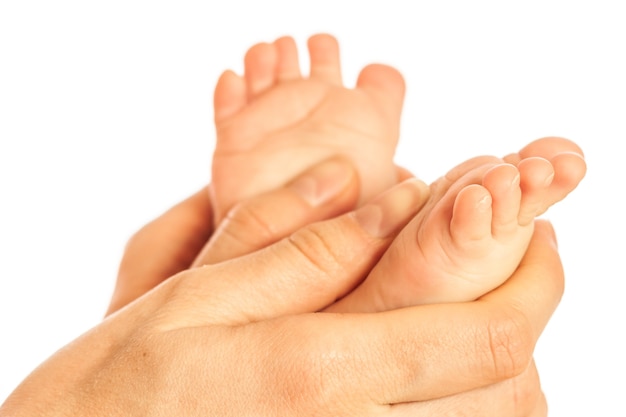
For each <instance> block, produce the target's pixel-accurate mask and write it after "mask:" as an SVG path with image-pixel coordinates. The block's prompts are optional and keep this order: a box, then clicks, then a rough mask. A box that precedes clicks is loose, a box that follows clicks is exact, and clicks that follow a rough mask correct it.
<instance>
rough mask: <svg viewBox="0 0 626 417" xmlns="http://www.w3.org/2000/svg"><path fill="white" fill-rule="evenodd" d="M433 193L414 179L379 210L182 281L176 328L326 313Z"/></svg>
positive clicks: (372, 206) (173, 303) (318, 226)
mask: <svg viewBox="0 0 626 417" xmlns="http://www.w3.org/2000/svg"><path fill="white" fill-rule="evenodd" d="M427 193H428V191H427V186H426V185H425V184H424V183H423V182H421V181H418V180H415V179H411V180H407V181H405V182H403V183H401V184H398V185H397V186H395V187H393V188H392V189H391V190H389V191H387V192H386V193H384V194H382V195H381V196H379V197H378V198H377V199H375V200H373V201H372V202H371V203H369V204H366V205H365V206H363V207H361V208H359V209H358V210H357V211H355V212H350V213H347V214H345V215H342V216H340V217H337V218H334V219H332V220H328V221H325V222H319V223H315V224H312V225H309V226H307V227H305V228H303V229H300V230H298V231H297V232H296V233H294V234H292V235H291V236H290V237H289V238H286V239H283V240H281V241H280V242H277V243H276V244H274V245H272V246H269V247H267V248H265V249H263V250H260V251H257V252H255V253H252V254H250V255H248V256H244V257H239V258H236V259H233V260H230V261H227V262H222V263H220V264H216V265H212V266H207V267H204V268H195V269H192V270H190V271H187V272H185V273H184V274H181V275H179V277H178V278H177V280H176V281H175V284H173V285H175V287H174V294H173V295H171V296H170V303H169V307H166V308H171V309H172V310H171V316H170V317H168V323H169V326H173V327H176V326H177V324H176V323H177V320H176V319H174V317H179V318H180V319H181V320H183V322H184V323H185V325H187V326H188V325H190V323H193V324H194V325H204V324H210V323H221V324H243V323H248V322H255V321H259V320H265V319H268V318H272V317H276V316H281V315H288V314H298V313H304V312H312V311H318V310H320V309H322V308H323V307H326V306H327V305H328V304H330V303H332V302H334V301H335V300H336V299H338V298H340V297H341V296H343V295H345V294H346V293H347V292H348V291H350V290H351V289H352V288H354V287H355V286H356V285H357V284H358V283H359V282H360V281H362V280H363V278H364V277H365V276H366V274H367V273H368V272H369V271H370V269H371V268H372V266H373V265H374V264H375V263H376V261H377V260H378V259H379V257H380V256H381V255H382V252H383V251H384V250H385V249H386V248H387V246H388V245H389V243H390V242H391V240H392V239H393V237H394V236H395V235H396V234H397V232H398V231H399V230H400V229H401V228H402V227H403V226H404V225H405V224H406V223H407V222H408V221H409V220H410V219H411V218H412V217H413V215H415V213H416V212H417V211H418V210H419V208H420V207H421V205H422V204H423V202H424V200H425V199H426V195H427Z"/></svg>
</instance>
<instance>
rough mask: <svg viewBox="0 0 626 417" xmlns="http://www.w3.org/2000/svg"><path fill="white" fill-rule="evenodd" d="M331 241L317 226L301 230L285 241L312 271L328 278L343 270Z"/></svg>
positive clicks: (325, 232)
mask: <svg viewBox="0 0 626 417" xmlns="http://www.w3.org/2000/svg"><path fill="white" fill-rule="evenodd" d="M331 241H332V238H331V236H329V235H328V234H327V231H326V230H325V229H324V228H323V227H322V226H321V225H319V224H313V225H311V226H309V227H306V228H304V229H301V230H299V231H298V232H296V233H294V234H292V235H291V236H290V237H289V238H288V239H287V242H288V244H289V245H291V246H292V247H293V248H294V250H295V251H296V252H297V253H298V254H299V255H300V256H301V257H302V258H304V259H305V261H306V263H307V264H308V265H309V266H310V267H311V268H312V269H313V270H315V271H316V272H318V273H321V274H323V275H327V276H329V277H330V278H332V277H333V276H335V275H336V274H337V273H339V271H340V270H342V269H343V267H342V261H341V258H340V256H339V255H338V254H337V253H336V251H335V246H334V245H333V244H332V243H331Z"/></svg>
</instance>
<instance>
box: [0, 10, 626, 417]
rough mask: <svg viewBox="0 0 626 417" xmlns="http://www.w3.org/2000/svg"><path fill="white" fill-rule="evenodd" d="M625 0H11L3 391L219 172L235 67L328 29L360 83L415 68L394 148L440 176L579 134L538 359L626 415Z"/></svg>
mask: <svg viewBox="0 0 626 417" xmlns="http://www.w3.org/2000/svg"><path fill="white" fill-rule="evenodd" d="M620 3H622V2H620V1H614V2H609V1H598V0H595V1H586V2H583V1H560V2H556V1H549V0H544V1H525V2H505V1H492V2H487V1H473V2H469V1H468V2H465V1H457V2H450V1H438V2H434V1H433V2H425V1H424V2H420V1H414V2H411V1H390V0H386V1H339V0H333V1H327V0H317V1H307V2H305V1H297V0H292V1H287V0H283V1H281V0H269V1H249V2H245V1H233V0H230V1H223V2H216V1H204V2H199V1H198V2H192V1H177V2H174V1H170V2H164V1H150V2H148V1H145V2H140V1H129V0H125V1H107V2H95V1H94V2H89V1H74V2H71V1H67V0H57V1H39V2H35V1H27V0H19V1H17V0H16V1H12V0H3V1H1V2H0V185H1V187H0V402H1V401H2V400H3V399H4V398H5V397H6V396H7V395H8V394H9V392H10V391H11V390H12V389H13V388H14V387H15V385H17V384H18V382H19V381H20V380H21V379H22V378H24V377H25V376H26V374H27V373H28V372H29V371H30V370H31V369H33V368H34V367H35V366H36V365H37V364H38V363H40V362H41V361H42V360H44V359H45V358H46V357H48V356H49V355H50V354H51V353H52V352H53V351H54V350H56V349H57V348H59V347H61V346H62V345H64V344H65V343H67V342H68V341H70V340H71V339H73V338H74V337H76V336H77V335H79V334H80V333H81V332H83V331H84V330H86V329H88V328H89V327H91V326H93V325H94V324H96V323H97V322H98V320H99V319H100V318H101V316H102V313H103V312H104V310H105V308H106V305H107V301H108V298H109V296H110V293H111V290H112V286H113V282H114V277H115V274H116V269H117V262H118V260H119V258H120V255H121V253H122V249H123V246H124V244H125V241H126V239H127V238H128V237H129V236H130V235H131V234H132V233H133V231H135V230H136V229H137V228H138V227H140V226H141V225H143V224H144V223H146V222H147V221H148V220H150V219H151V218H153V217H154V216H156V215H157V214H159V213H160V212H162V211H163V210H164V209H166V208H167V207H169V206H170V205H172V204H174V203H175V202H177V201H178V200H180V199H182V198H183V197H185V196H187V195H188V194H190V193H192V192H194V191H195V190H196V189H198V188H200V187H201V186H202V185H203V184H205V183H206V182H208V180H209V162H210V157H211V151H212V147H213V143H214V142H213V141H214V132H213V128H212V104H211V100H212V89H213V86H214V83H215V81H216V79H217V77H218V75H219V73H220V72H221V71H222V70H224V69H226V68H229V67H230V68H233V69H235V70H237V71H240V70H241V67H242V64H241V61H242V57H243V54H244V52H245V50H246V49H247V48H248V47H249V46H250V45H252V44H254V43H256V42H259V41H272V40H273V39H274V38H275V37H277V36H281V35H285V34H289V35H293V36H294V37H295V38H296V39H297V41H298V43H299V45H300V46H301V47H302V48H304V45H305V41H306V38H307V37H308V36H309V35H311V34H313V33H316V32H321V31H325V32H330V33H332V34H334V35H336V36H337V37H338V38H339V41H340V43H341V46H342V56H343V60H344V80H345V82H346V83H347V84H348V85H350V86H351V85H353V83H354V80H355V77H356V75H357V73H358V70H359V69H360V68H361V67H362V66H364V65H366V64H368V63H370V62H374V61H377V62H384V63H388V64H391V65H394V66H396V67H397V68H398V69H400V70H401V71H402V73H403V74H404V75H405V76H406V79H407V85H408V93H407V99H406V107H405V112H404V119H403V125H402V138H401V143H400V146H399V148H398V152H397V160H398V162H400V163H402V164H404V165H406V166H407V167H409V168H411V169H412V170H413V171H414V172H415V173H416V174H417V175H418V176H420V177H422V178H423V179H425V180H426V181H431V180H434V179H435V178H436V177H437V176H439V175H440V174H442V173H443V172H444V171H445V170H447V169H448V168H450V167H451V166H453V165H454V164H456V163H457V162H460V161H461V160H463V159H466V158H468V157H470V156H474V155H477V154H483V153H489V154H496V155H502V154H504V153H508V152H510V151H515V150H517V149H519V148H520V147H521V146H523V145H524V144H525V143H527V142H529V141H530V140H533V139H536V138H539V137H542V136H547V135H560V136H565V137H569V138H571V139H573V140H575V141H577V142H578V143H579V144H580V145H581V146H582V147H583V149H584V150H585V152H586V156H587V161H588V166H589V172H588V175H587V177H586V178H585V180H584V181H583V183H582V184H581V185H580V187H579V188H578V189H577V190H575V192H574V193H572V194H571V195H570V196H569V197H568V198H567V199H566V200H565V201H563V202H561V203H560V204H558V205H557V206H555V207H553V208H552V209H551V210H550V211H549V212H548V213H547V214H546V216H545V217H547V218H550V219H551V220H552V221H553V222H554V224H555V227H556V229H557V233H558V235H559V240H560V248H561V250H562V256H563V261H564V264H565V269H566V273H567V289H566V293H565V296H564V299H563V301H562V304H561V305H560V307H559V309H558V311H557V313H556V314H555V316H554V319H553V321H552V322H551V323H550V325H549V326H548V328H547V330H546V332H545V334H544V336H543V338H542V340H541V341H540V343H539V346H538V347H537V361H538V364H539V369H540V373H541V375H542V381H543V386H544V389H545V391H546V393H547V396H548V399H549V403H550V407H551V413H550V414H551V416H553V417H568V416H574V415H576V416H584V415H586V416H603V417H607V416H622V417H624V416H626V411H625V407H624V400H623V391H624V388H626V386H625V384H624V374H626V364H625V360H624V356H623V355H624V352H626V345H625V343H624V342H623V340H624V338H623V336H624V328H625V325H624V322H625V319H626V307H625V306H624V305H625V304H624V297H625V294H624V292H625V286H624V279H625V278H626V273H625V272H624V252H625V249H626V247H625V245H624V236H625V234H626V227H625V221H624V213H623V204H622V201H624V196H623V194H624V192H623V190H624V177H625V176H624V171H623V169H624V166H623V162H624V160H623V158H622V151H621V148H622V147H623V143H624V140H625V139H626V126H625V125H626V81H625V80H626V64H625V58H624V56H625V53H626V48H625V46H626V45H625V44H626V24H625V22H626V14H625V13H624V12H623V11H622V9H620V7H619V5H620ZM306 62H307V61H306V56H303V65H306ZM503 417H505V416H503Z"/></svg>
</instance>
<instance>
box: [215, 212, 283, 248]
mask: <svg viewBox="0 0 626 417" xmlns="http://www.w3.org/2000/svg"><path fill="white" fill-rule="evenodd" d="M222 232H223V233H226V234H228V235H230V236H231V237H232V238H234V239H235V240H237V241H239V242H240V243H244V244H247V243H249V240H250V238H251V237H255V239H262V240H267V239H271V238H272V237H273V236H274V235H275V234H276V227H275V226H274V225H273V223H272V222H271V220H270V219H267V218H266V217H265V216H264V215H263V214H262V213H261V212H260V210H259V209H258V207H257V206H256V205H254V204H253V203H250V202H242V203H239V204H237V205H235V206H234V207H233V208H232V209H231V210H230V211H229V212H228V213H227V215H226V218H225V219H224V226H223V229H222Z"/></svg>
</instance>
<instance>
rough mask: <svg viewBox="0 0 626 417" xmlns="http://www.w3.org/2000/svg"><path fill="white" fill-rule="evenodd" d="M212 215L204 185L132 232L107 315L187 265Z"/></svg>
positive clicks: (209, 227)
mask: <svg viewBox="0 0 626 417" xmlns="http://www.w3.org/2000/svg"><path fill="white" fill-rule="evenodd" d="M211 219H212V210H211V202H210V200H209V193H208V191H207V189H206V188H203V189H202V190H200V191H198V192H197V193H195V194H194V195H192V196H191V197H189V198H187V199H185V200H184V201H182V202H180V203H178V204H177V205H175V206H174V207H172V208H171V209H169V210H168V211H167V212H165V213H164V214H162V215H161V216H160V217H158V218H157V219H155V220H153V221H152V222H150V223H148V224H147V225H146V226H144V227H143V228H141V229H140V230H139V231H138V232H137V233H135V234H134V235H133V236H132V237H131V238H130V240H129V241H128V243H127V245H126V249H125V251H124V256H123V257H122V261H121V263H120V267H119V271H118V276H117V282H116V284H115V289H114V292H113V296H112V299H111V303H110V305H109V308H108V310H107V315H109V314H112V313H113V312H115V311H117V310H118V309H120V308H121V307H123V306H125V305H126V304H128V303H130V302H131V301H133V300H134V299H136V298H138V297H139V296H141V295H143V294H144V293H146V292H147V291H149V290H151V289H152V288H154V287H156V286H157V285H158V284H160V283H161V282H162V281H164V280H165V279H167V278H169V277H171V276H172V275H174V274H176V273H178V272H180V271H182V270H185V269H187V268H189V266H190V265H191V263H192V262H193V260H194V258H195V257H196V256H197V254H198V252H199V251H200V249H201V248H202V247H203V245H204V244H205V243H206V241H207V240H208V238H209V236H210V235H211V232H212V221H211Z"/></svg>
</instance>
